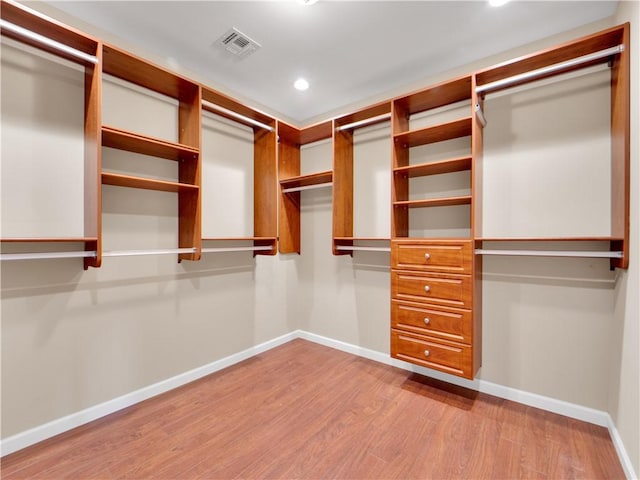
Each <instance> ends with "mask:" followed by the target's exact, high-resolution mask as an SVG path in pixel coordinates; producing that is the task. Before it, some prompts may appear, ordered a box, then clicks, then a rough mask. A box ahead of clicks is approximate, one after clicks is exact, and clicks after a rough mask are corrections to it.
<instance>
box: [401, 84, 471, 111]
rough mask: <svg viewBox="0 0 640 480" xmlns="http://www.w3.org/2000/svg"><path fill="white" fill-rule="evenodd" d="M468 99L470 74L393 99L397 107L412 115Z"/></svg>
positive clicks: (469, 95)
mask: <svg viewBox="0 0 640 480" xmlns="http://www.w3.org/2000/svg"><path fill="white" fill-rule="evenodd" d="M469 99H471V76H469V75H467V76H464V77H461V78H457V79H454V80H448V81H446V82H442V83H439V84H437V85H433V86H431V87H429V88H427V89H424V90H420V91H418V92H414V93H411V94H409V95H404V96H402V97H400V98H397V99H395V100H394V104H395V106H396V108H397V109H400V110H402V111H403V112H406V113H407V115H412V114H414V113H419V112H424V111H425V110H431V109H434V108H439V107H442V106H444V105H450V104H452V103H457V102H461V101H463V100H469Z"/></svg>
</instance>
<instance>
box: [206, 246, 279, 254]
mask: <svg viewBox="0 0 640 480" xmlns="http://www.w3.org/2000/svg"><path fill="white" fill-rule="evenodd" d="M267 250H271V247H267V246H264V245H259V246H255V247H209V248H203V249H202V250H201V251H202V253H223V252H261V251H267Z"/></svg>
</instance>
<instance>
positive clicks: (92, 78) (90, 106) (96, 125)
mask: <svg viewBox="0 0 640 480" xmlns="http://www.w3.org/2000/svg"><path fill="white" fill-rule="evenodd" d="M95 55H96V57H97V58H98V62H99V63H98V64H96V65H86V66H85V74H84V230H85V233H84V236H85V237H95V238H96V240H91V241H89V242H85V250H87V251H92V250H95V252H96V256H95V257H93V258H92V257H88V258H85V259H84V269H85V270H86V269H88V268H89V267H95V268H98V267H100V265H101V264H102V182H101V181H100V173H101V171H102V135H101V133H100V127H101V118H102V46H101V45H100V44H98V45H97V47H96V51H95Z"/></svg>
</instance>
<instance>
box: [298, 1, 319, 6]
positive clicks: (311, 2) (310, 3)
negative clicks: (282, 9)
mask: <svg viewBox="0 0 640 480" xmlns="http://www.w3.org/2000/svg"><path fill="white" fill-rule="evenodd" d="M296 1H297V2H298V3H299V4H300V5H313V4H314V3H316V2H317V1H318V0H296Z"/></svg>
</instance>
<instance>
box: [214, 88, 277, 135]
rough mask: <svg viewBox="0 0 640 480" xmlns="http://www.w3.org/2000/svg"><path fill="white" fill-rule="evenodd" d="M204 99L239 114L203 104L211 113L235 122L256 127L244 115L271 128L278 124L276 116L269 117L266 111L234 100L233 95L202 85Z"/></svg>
mask: <svg viewBox="0 0 640 480" xmlns="http://www.w3.org/2000/svg"><path fill="white" fill-rule="evenodd" d="M202 100H203V101H205V102H210V103H212V104H214V105H217V106H218V107H221V108H222V109H224V110H229V111H230V112H234V113H236V114H237V115H229V114H228V113H225V112H224V111H221V110H217V109H215V110H214V109H210V108H208V107H207V106H206V105H203V106H202V108H203V110H207V111H211V113H214V114H216V115H220V116H222V117H225V118H227V119H229V120H233V121H234V122H240V123H242V124H244V125H246V126H248V127H251V128H256V125H255V124H254V123H251V122H249V121H246V120H244V119H243V118H242V117H245V118H246V119H250V120H254V121H256V122H260V123H262V124H264V125H266V126H269V127H271V128H275V126H276V121H275V119H274V118H272V117H269V116H267V115H265V114H264V113H260V112H258V111H256V110H254V109H253V108H251V107H248V106H247V105H244V104H242V103H240V102H238V101H236V100H234V99H233V98H231V97H228V96H226V95H224V94H222V93H220V92H217V91H215V90H212V89H210V88H207V87H205V86H202Z"/></svg>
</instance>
